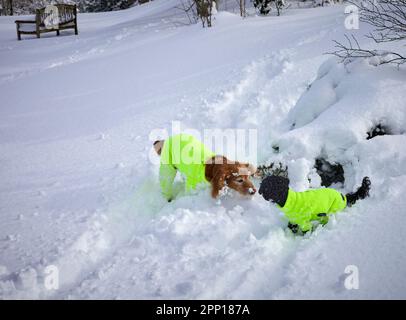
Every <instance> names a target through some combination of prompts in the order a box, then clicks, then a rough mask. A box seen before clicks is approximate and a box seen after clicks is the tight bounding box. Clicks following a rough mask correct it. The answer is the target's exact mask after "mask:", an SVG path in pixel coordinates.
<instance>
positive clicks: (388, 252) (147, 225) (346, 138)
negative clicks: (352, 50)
mask: <svg viewBox="0 0 406 320" xmlns="http://www.w3.org/2000/svg"><path fill="white" fill-rule="evenodd" d="M177 4H178V1H177V0H171V1H169V0H156V1H153V2H151V3H148V4H145V5H142V6H137V7H134V8H132V9H129V10H125V11H118V12H111V13H102V14H81V15H79V31H80V34H79V36H77V37H75V36H71V35H70V34H69V33H64V36H61V37H59V38H57V37H55V36H54V35H48V36H46V37H45V38H44V39H41V40H36V39H29V40H24V41H20V42H17V41H16V40H15V26H14V24H13V19H10V18H4V17H1V19H0V66H1V68H0V93H1V96H2V101H1V107H0V165H1V166H0V168H1V169H0V180H1V181H2V184H1V186H0V297H2V298H42V299H46V298H57V299H60V298H122V299H126V298H154V299H157V298H260V299H268V298H292V299H294V298H326V297H327V298H343V299H353V298H406V279H405V277H404V271H403V270H405V267H406V257H405V252H406V250H405V240H406V239H405V236H404V232H403V231H402V229H403V226H404V225H405V223H406V212H405V209H404V208H405V205H406V200H405V199H404V197H403V192H404V191H405V190H406V171H405V170H406V169H405V166H404V163H405V161H406V149H405V145H406V144H405V142H406V140H405V139H406V138H405V135H404V132H405V130H406V106H405V102H404V101H406V99H405V98H406V93H405V92H406V90H405V89H406V71H405V70H404V69H403V68H401V69H397V68H396V67H394V66H390V65H385V66H376V61H374V60H373V59H371V60H365V61H355V62H354V63H351V64H349V65H346V66H344V65H342V64H337V63H336V62H335V61H334V60H328V61H326V60H327V59H329V57H328V56H325V55H323V53H324V52H326V51H330V50H331V48H332V42H331V40H333V39H337V40H342V39H343V37H344V33H345V32H346V30H345V28H344V22H343V21H344V13H343V12H344V7H343V6H341V5H337V6H331V7H326V8H315V9H291V10H288V11H286V13H285V15H284V16H282V17H279V18H276V17H249V18H247V19H244V20H243V19H240V18H239V17H238V16H237V15H234V14H231V13H228V12H219V13H218V14H217V15H216V20H215V27H213V28H211V29H202V28H201V27H200V26H199V25H194V26H184V25H182V24H183V23H185V22H186V20H185V17H184V16H183V15H182V13H181V12H179V11H178V10H177V9H176V8H175V6H176V5H177ZM367 31H368V27H367V26H362V28H361V30H359V31H357V32H355V34H357V35H358V36H361V35H362V34H365V33H367ZM361 43H362V42H361ZM364 44H365V45H367V46H368V45H371V43H368V42H364ZM310 84H311V86H310ZM174 120H176V121H180V122H181V124H182V128H184V129H186V128H195V129H198V130H203V129H204V128H221V129H224V128H246V129H250V128H255V129H257V130H258V135H259V136H258V138H259V141H258V147H259V148H258V160H259V163H263V162H265V161H275V160H281V161H283V162H284V163H286V164H288V165H289V174H290V179H291V183H292V186H293V187H294V188H295V189H297V190H304V189H307V188H308V187H318V186H320V181H319V178H318V176H317V174H315V172H314V169H313V163H314V159H315V158H316V157H318V156H320V155H323V156H324V157H325V158H327V159H329V160H331V161H338V162H340V163H341V164H343V166H344V169H345V178H346V182H345V185H344V186H336V187H337V188H342V191H343V192H346V191H351V190H353V189H355V188H356V186H357V185H358V184H359V182H360V180H361V178H362V177H363V176H364V175H369V176H370V177H371V180H372V182H373V189H372V192H371V198H370V199H368V200H367V201H364V202H361V203H359V204H357V205H356V206H355V207H353V208H351V209H346V210H345V211H344V212H342V213H340V214H338V215H337V217H336V219H332V220H331V221H330V222H329V224H328V225H327V226H326V227H325V228H322V229H317V230H316V232H314V233H313V234H311V235H308V236H306V237H305V238H300V237H294V236H292V235H291V234H289V233H287V232H285V227H286V221H285V219H284V218H283V217H282V216H281V214H280V213H279V212H278V210H277V209H276V208H274V207H272V206H271V205H270V204H268V203H266V202H265V201H263V200H262V197H260V196H259V195H255V196H254V197H253V198H252V199H251V200H247V199H241V198H240V197H238V196H237V195H234V194H230V195H229V196H228V197H224V198H222V199H220V200H219V201H214V200H212V199H211V198H210V195H209V192H208V191H207V190H202V191H200V192H199V193H198V194H195V195H189V196H184V197H180V198H179V199H177V200H176V201H175V202H172V203H170V204H167V203H165V201H164V200H163V199H162V198H161V196H160V192H159V186H158V178H157V170H158V166H157V164H156V163H155V164H154V163H151V162H150V160H149V156H148V155H149V152H150V151H151V148H150V147H151V141H150V136H149V135H150V132H152V131H153V130H155V129H160V128H162V129H167V130H169V131H170V130H171V124H172V121H174ZM377 123H384V124H385V125H387V126H388V127H390V128H391V129H392V130H391V135H386V136H381V137H376V138H374V139H371V140H366V132H368V131H369V129H370V128H371V127H373V126H374V125H375V124H377ZM293 124H295V126H293ZM273 145H278V146H279V149H280V152H279V153H278V154H276V153H274V152H273V149H272V146H273ZM308 177H310V178H311V183H310V184H309V180H308ZM257 183H258V182H257ZM49 265H56V266H57V267H58V268H59V281H60V288H59V290H56V291H54V290H47V289H46V288H45V287H44V270H45V268H46V267H47V266H49ZM348 265H356V266H357V267H358V268H359V274H360V285H359V289H358V290H346V289H345V287H344V284H343V282H344V279H345V276H346V275H345V273H344V272H345V268H346V266H348Z"/></svg>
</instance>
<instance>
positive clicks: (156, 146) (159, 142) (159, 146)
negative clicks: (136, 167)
mask: <svg viewBox="0 0 406 320" xmlns="http://www.w3.org/2000/svg"><path fill="white" fill-rule="evenodd" d="M164 142H165V140H156V141H155V142H154V144H153V146H154V149H155V152H156V153H157V154H158V156H160V155H161V152H162V147H163V146H164Z"/></svg>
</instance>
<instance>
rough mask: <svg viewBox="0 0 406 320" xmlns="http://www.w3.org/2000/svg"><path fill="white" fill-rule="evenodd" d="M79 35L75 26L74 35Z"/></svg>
mask: <svg viewBox="0 0 406 320" xmlns="http://www.w3.org/2000/svg"><path fill="white" fill-rule="evenodd" d="M78 34H79V32H78V27H77V26H76V27H75V35H78Z"/></svg>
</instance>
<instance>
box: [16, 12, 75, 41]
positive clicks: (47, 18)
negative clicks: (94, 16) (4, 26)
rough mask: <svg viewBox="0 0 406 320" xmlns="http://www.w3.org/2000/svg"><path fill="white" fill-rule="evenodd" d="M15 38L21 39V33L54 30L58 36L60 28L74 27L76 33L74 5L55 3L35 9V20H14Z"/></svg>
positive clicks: (38, 34)
mask: <svg viewBox="0 0 406 320" xmlns="http://www.w3.org/2000/svg"><path fill="white" fill-rule="evenodd" d="M15 23H16V25H17V38H18V40H21V35H22V34H31V35H36V36H37V38H40V37H41V33H46V32H54V31H55V32H56V35H57V36H59V32H60V31H61V30H66V29H74V30H75V34H76V35H77V34H78V23H77V8H76V5H69V4H55V5H52V6H48V7H46V8H41V9H37V10H36V12H35V20H16V21H15Z"/></svg>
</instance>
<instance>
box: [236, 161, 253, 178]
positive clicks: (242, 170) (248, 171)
mask: <svg viewBox="0 0 406 320" xmlns="http://www.w3.org/2000/svg"><path fill="white" fill-rule="evenodd" d="M238 171H239V174H240V175H243V176H254V175H255V174H256V173H257V168H256V167H255V166H254V165H252V164H250V163H241V164H240V165H239V169H238Z"/></svg>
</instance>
